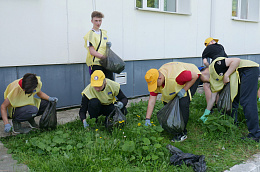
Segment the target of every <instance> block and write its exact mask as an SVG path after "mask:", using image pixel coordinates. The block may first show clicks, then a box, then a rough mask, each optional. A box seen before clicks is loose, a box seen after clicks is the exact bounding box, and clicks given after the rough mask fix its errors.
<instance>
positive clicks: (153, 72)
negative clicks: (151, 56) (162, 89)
mask: <svg viewBox="0 0 260 172" xmlns="http://www.w3.org/2000/svg"><path fill="white" fill-rule="evenodd" d="M158 77H159V71H158V70H157V69H150V70H148V71H147V72H146V74H145V76H144V78H145V80H146V82H147V84H148V91H149V92H153V91H155V90H156V88H157V79H158Z"/></svg>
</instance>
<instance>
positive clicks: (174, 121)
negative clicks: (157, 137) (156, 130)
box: [157, 96, 185, 135]
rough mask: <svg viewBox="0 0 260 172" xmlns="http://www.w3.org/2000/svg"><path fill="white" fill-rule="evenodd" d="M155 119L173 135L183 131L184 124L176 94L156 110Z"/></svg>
mask: <svg viewBox="0 0 260 172" xmlns="http://www.w3.org/2000/svg"><path fill="white" fill-rule="evenodd" d="M157 119H158V121H159V123H160V125H161V127H162V128H163V129H164V130H166V131H167V132H169V133H171V134H174V135H175V134H178V133H182V132H183V130H184V127H185V124H184V120H183V117H182V113H181V110H180V105H179V98H178V97H177V96H176V97H175V98H174V99H173V100H171V101H170V102H169V103H167V104H166V105H165V106H164V107H163V108H162V109H161V110H159V111H158V112H157Z"/></svg>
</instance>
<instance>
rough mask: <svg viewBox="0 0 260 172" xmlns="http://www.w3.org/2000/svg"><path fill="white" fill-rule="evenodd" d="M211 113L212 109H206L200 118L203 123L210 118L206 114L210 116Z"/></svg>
mask: <svg viewBox="0 0 260 172" xmlns="http://www.w3.org/2000/svg"><path fill="white" fill-rule="evenodd" d="M209 114H210V110H208V109H205V111H204V114H203V115H202V116H201V117H200V120H202V121H203V123H205V122H206V121H207V119H208V117H206V116H208V115H209Z"/></svg>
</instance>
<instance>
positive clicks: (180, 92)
mask: <svg viewBox="0 0 260 172" xmlns="http://www.w3.org/2000/svg"><path fill="white" fill-rule="evenodd" d="M185 93H186V91H185V90H184V89H181V91H179V92H178V93H177V96H178V97H179V98H180V99H181V98H183V97H184V95H185Z"/></svg>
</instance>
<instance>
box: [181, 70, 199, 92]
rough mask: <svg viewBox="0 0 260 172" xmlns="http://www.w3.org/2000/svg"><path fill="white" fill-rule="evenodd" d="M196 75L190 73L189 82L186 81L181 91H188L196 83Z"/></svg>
mask: <svg viewBox="0 0 260 172" xmlns="http://www.w3.org/2000/svg"><path fill="white" fill-rule="evenodd" d="M198 77H199V76H198V74H197V73H195V72H191V80H190V81H187V82H186V84H185V86H184V87H183V89H184V90H185V91H188V90H189V89H190V87H191V86H192V85H193V84H194V83H195V82H196V80H197V79H198Z"/></svg>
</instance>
